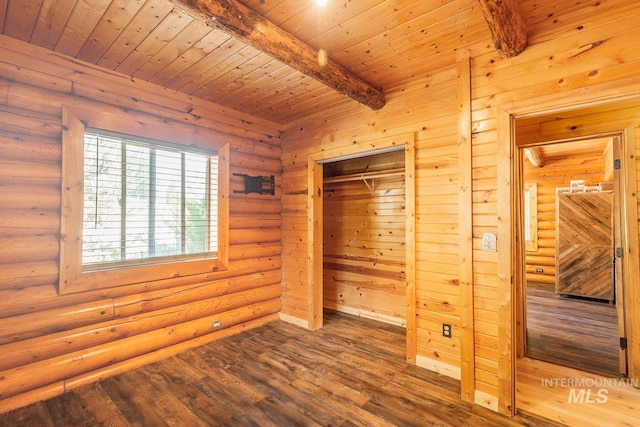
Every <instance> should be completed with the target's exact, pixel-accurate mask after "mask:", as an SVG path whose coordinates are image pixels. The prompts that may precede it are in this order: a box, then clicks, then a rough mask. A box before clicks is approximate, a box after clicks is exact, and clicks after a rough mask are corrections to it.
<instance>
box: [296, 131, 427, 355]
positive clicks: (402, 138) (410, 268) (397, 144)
mask: <svg viewBox="0 0 640 427" xmlns="http://www.w3.org/2000/svg"><path fill="white" fill-rule="evenodd" d="M338 145H340V144H338ZM341 145H342V147H340V148H335V149H325V150H322V151H319V152H316V153H313V154H310V155H309V157H308V187H307V188H308V189H309V191H308V194H307V220H308V222H307V223H308V243H307V245H308V249H307V250H308V254H309V257H308V282H307V286H308V289H307V295H308V306H307V324H308V328H309V329H311V330H316V329H320V328H322V326H323V319H322V313H323V288H324V286H323V268H322V264H323V241H322V240H323V236H322V235H323V228H324V227H323V195H324V190H323V181H324V179H323V174H322V171H323V164H324V163H329V162H333V161H338V160H345V159H350V158H357V157H363V156H368V155H372V154H379V153H383V152H387V151H392V150H399V149H402V147H404V152H405V154H404V158H405V166H404V167H405V278H406V301H407V311H406V317H407V319H406V323H407V326H406V337H407V340H406V341H407V344H406V347H407V349H406V357H407V361H409V362H410V363H415V359H416V353H417V330H416V291H415V283H416V255H415V253H416V236H415V234H416V233H415V230H416V226H415V223H416V207H415V205H416V190H415V189H416V181H415V169H416V167H415V163H416V162H415V134H413V133H410V134H403V135H398V136H395V137H383V138H378V139H375V140H370V141H358V142H355V143H354V142H353V141H345V143H344V144H341Z"/></svg>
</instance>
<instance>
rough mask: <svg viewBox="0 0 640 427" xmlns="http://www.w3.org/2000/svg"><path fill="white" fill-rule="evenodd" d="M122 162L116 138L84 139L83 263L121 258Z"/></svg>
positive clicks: (93, 136) (94, 136)
mask: <svg viewBox="0 0 640 427" xmlns="http://www.w3.org/2000/svg"><path fill="white" fill-rule="evenodd" d="M121 164H122V150H121V146H120V144H119V143H118V142H117V141H114V140H112V139H109V138H99V137H98V136H97V135H92V136H91V137H90V138H86V139H85V168H84V185H85V187H84V189H85V190H84V207H85V211H84V212H85V214H84V233H83V248H84V250H83V264H89V263H104V262H113V261H119V260H120V255H121V245H120V226H121V222H122V217H121V209H120V203H121V192H122V173H121V166H120V165H121Z"/></svg>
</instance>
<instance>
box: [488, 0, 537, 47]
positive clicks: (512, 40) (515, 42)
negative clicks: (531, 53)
mask: <svg viewBox="0 0 640 427" xmlns="http://www.w3.org/2000/svg"><path fill="white" fill-rule="evenodd" d="M478 3H480V8H481V9H482V14H483V15H484V19H485V20H486V21H487V24H488V25H489V30H490V31H491V38H492V39H493V44H494V45H495V47H496V49H497V50H498V52H499V53H500V55H501V56H504V57H505V58H512V57H514V56H517V55H519V54H520V53H521V52H522V51H523V50H525V48H526V47H527V25H526V24H525V22H524V18H523V17H522V15H521V14H520V10H519V9H518V1H517V0H478Z"/></svg>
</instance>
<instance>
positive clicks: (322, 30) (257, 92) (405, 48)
mask: <svg viewBox="0 0 640 427" xmlns="http://www.w3.org/2000/svg"><path fill="white" fill-rule="evenodd" d="M238 2H239V3H241V5H240V6H246V7H247V8H249V9H251V10H252V11H254V12H256V13H257V14H258V15H260V16H261V17H264V18H265V19H267V20H268V21H270V22H271V23H273V24H274V25H275V26H277V27H279V28H280V29H282V30H284V31H285V32H287V33H289V34H290V35H293V36H294V37H295V38H297V39H298V40H300V41H302V43H304V44H305V45H307V46H309V47H310V48H311V49H312V51H318V50H320V49H323V50H324V51H326V52H327V54H328V57H329V60H330V61H332V62H333V63H335V64H337V66H338V67H341V68H343V69H345V70H347V71H348V72H349V73H351V74H353V76H355V77H356V78H357V79H361V80H362V81H363V82H366V83H367V84H368V85H370V86H371V87H373V88H375V89H376V90H379V91H380V92H381V93H385V92H389V91H391V90H393V89H394V88H398V87H399V86H400V85H402V84H403V83H406V82H408V81H411V80H412V79H415V78H419V77H422V76H427V75H428V74H429V73H431V72H433V71H434V70H437V69H441V68H443V67H446V66H451V65H452V64H454V63H455V57H456V51H458V50H460V49H463V48H467V47H470V46H472V45H477V44H478V43H482V44H484V45H485V46H493V44H492V41H491V40H492V37H493V38H494V40H495V37H496V34H494V33H495V31H496V29H497V30H498V31H499V30H500V28H501V25H502V26H504V23H502V24H501V23H497V24H495V27H492V29H491V31H490V30H489V27H488V26H487V22H489V23H491V19H489V18H487V20H486V21H485V19H484V17H483V12H484V13H487V10H493V9H495V8H493V9H492V8H491V7H487V4H489V6H491V4H492V3H496V2H495V0H480V1H478V0H328V3H327V5H326V6H324V7H320V6H318V5H317V3H316V0H238ZM197 3H206V2H201V1H197V0H195V1H194V0H192V1H168V0H90V1H89V0H0V31H1V32H2V33H3V34H5V35H7V36H9V37H13V38H16V39H20V40H23V41H26V42H29V43H32V44H35V45H38V46H42V47H44V48H47V49H51V50H54V51H56V52H59V53H62V54H64V55H68V56H71V57H74V58H78V59H81V60H83V61H87V62H90V63H93V64H96V65H99V66H101V67H105V68H107V69H110V70H115V71H118V72H121V73H124V74H126V75H128V76H132V77H134V78H137V79H142V80H147V81H150V82H153V83H156V84H159V85H162V86H165V87H167V88H169V89H172V90H176V91H179V92H183V93H185V94H188V95H191V96H194V97H198V98H202V99H205V100H209V101H212V102H215V103H218V104H221V105H223V106H227V107H230V108H234V109H237V110H240V111H244V112H247V113H249V114H252V115H255V116H258V117H262V118H265V119H269V120H272V121H275V122H278V123H289V122H291V121H294V120H297V119H300V118H302V117H306V116H307V115H310V114H314V113H317V112H321V111H323V110H324V109H326V108H328V107H332V106H335V105H339V104H342V103H350V102H351V103H353V102H359V101H358V100H356V101H354V99H355V98H353V97H351V98H350V97H348V96H346V95H345V94H344V93H340V92H339V91H336V90H334V89H332V88H331V87H329V86H327V85H326V84H324V83H323V82H321V81H319V80H318V79H317V78H312V77H310V76H309V75H307V74H304V73H303V72H301V71H298V69H296V68H294V67H292V66H290V65H287V64H286V62H283V61H282V59H274V57H273V55H272V54H271V55H270V54H267V53H264V52H263V51H262V50H259V49H258V48H256V47H254V46H255V45H252V44H249V43H247V42H245V41H242V40H241V39H240V38H237V37H233V36H231V35H229V32H228V31H227V32H224V31H221V30H219V29H216V28H214V25H213V24H212V22H208V23H207V22H204V21H203V20H202V19H199V18H198V17H197V16H195V15H194V13H193V10H192V9H190V7H191V5H192V4H197ZM213 3H215V2H213ZM221 3H224V2H221ZM498 3H500V4H502V3H505V4H506V3H512V4H515V0H513V1H504V2H498ZM481 5H482V7H481ZM207 24H209V25H207ZM525 37H526V33H525ZM517 43H520V44H522V40H519V41H517ZM495 45H496V46H498V47H499V46H500V43H498V42H495ZM505 51H506V50H505ZM512 54H513V52H510V51H506V55H507V56H509V55H512ZM0 60H1V58H0ZM352 98H353V99H352ZM374 109H377V108H374Z"/></svg>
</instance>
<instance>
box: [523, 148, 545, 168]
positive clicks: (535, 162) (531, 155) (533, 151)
mask: <svg viewBox="0 0 640 427" xmlns="http://www.w3.org/2000/svg"><path fill="white" fill-rule="evenodd" d="M524 155H525V156H527V159H528V160H529V163H531V166H533V167H534V168H541V167H543V166H544V155H543V154H542V149H541V148H540V147H530V148H525V149H524Z"/></svg>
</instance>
